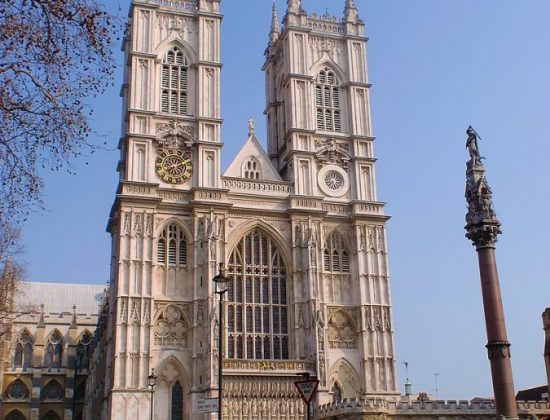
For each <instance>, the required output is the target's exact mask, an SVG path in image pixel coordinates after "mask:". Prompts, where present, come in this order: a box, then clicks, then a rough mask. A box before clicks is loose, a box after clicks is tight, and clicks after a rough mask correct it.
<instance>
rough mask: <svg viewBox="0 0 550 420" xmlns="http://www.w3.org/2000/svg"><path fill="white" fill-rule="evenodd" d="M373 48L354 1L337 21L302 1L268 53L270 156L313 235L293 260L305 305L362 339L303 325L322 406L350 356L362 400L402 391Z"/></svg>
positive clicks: (276, 31) (291, 6)
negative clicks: (379, 174)
mask: <svg viewBox="0 0 550 420" xmlns="http://www.w3.org/2000/svg"><path fill="white" fill-rule="evenodd" d="M342 3H344V2H342ZM366 47H367V38H366V36H365V25H364V23H363V22H362V21H361V20H360V19H359V17H358V13H357V9H356V7H355V5H354V2H353V1H351V0H347V1H346V2H345V9H344V16H343V18H336V17H333V16H329V15H326V14H323V15H318V14H316V13H313V14H309V15H308V14H307V13H306V12H305V11H304V9H303V7H302V5H301V2H300V1H292V0H289V1H288V2H287V12H286V15H285V16H284V19H283V26H282V29H280V28H279V25H278V20H277V19H276V16H274V18H273V23H272V28H271V34H270V37H269V44H268V47H267V49H266V53H265V55H266V62H265V65H264V71H265V76H266V92H267V107H266V111H265V113H266V115H267V126H268V153H269V158H270V159H271V161H272V163H273V165H274V166H275V167H276V168H277V170H278V171H279V173H280V174H281V177H282V178H283V179H284V180H285V181H287V182H290V183H291V184H292V186H293V189H294V197H292V199H291V201H290V203H289V204H290V206H291V208H292V209H293V212H292V214H291V221H292V223H293V225H294V227H295V229H298V227H299V226H300V225H301V224H303V225H307V228H306V232H307V233H308V235H309V236H307V237H306V238H305V239H306V241H302V238H301V237H299V236H298V238H296V237H295V238H294V240H295V241H294V244H295V247H294V259H295V261H297V267H298V268H300V267H303V270H300V271H298V272H297V273H296V274H295V275H296V278H299V279H300V281H301V282H304V284H305V285H307V287H306V289H305V290H306V292H307V293H306V294H304V295H303V298H304V301H305V300H306V297H307V302H304V303H307V305H308V306H310V307H311V308H315V310H316V311H320V313H321V314H323V315H324V316H325V318H323V319H321V320H320V321H319V322H320V323H321V324H324V325H325V328H326V324H327V323H328V324H329V325H340V324H341V323H344V322H349V323H350V327H351V329H353V330H355V331H357V332H359V334H358V335H357V337H356V340H357V342H356V343H355V342H354V343H353V345H352V344H350V346H349V348H356V349H357V351H349V349H347V350H344V349H346V345H345V344H342V343H338V342H336V341H331V340H332V339H331V335H330V332H329V336H328V337H327V339H328V342H327V343H328V345H327V346H324V345H323V340H321V339H320V338H319V337H321V336H320V335H319V337H318V338H319V339H317V340H316V339H315V337H314V334H315V331H313V330H308V329H307V327H305V326H304V327H300V328H303V329H304V331H300V334H304V335H306V336H309V337H310V339H309V340H308V341H307V342H308V343H315V346H317V347H316V348H315V347H308V348H306V349H304V351H305V353H304V356H306V357H308V358H312V357H315V355H316V356H317V365H318V366H317V369H318V372H317V373H318V375H319V377H320V379H321V386H320V393H321V400H322V401H325V400H327V399H331V398H334V394H335V393H336V394H337V393H338V381H336V382H334V380H332V379H331V372H332V373H333V372H334V371H335V369H336V367H335V363H336V362H337V361H338V360H339V358H340V357H342V356H343V355H346V356H345V357H344V360H345V361H346V363H351V365H353V370H354V371H356V372H359V376H360V378H358V386H359V387H360V388H361V389H362V390H364V391H363V392H365V393H366V394H371V393H375V394H386V395H389V394H393V393H395V391H396V385H395V373H394V360H393V353H394V350H393V338H392V327H391V306H390V305H391V304H390V292H389V290H390V289H389V279H388V269H387V260H386V250H387V249H386V242H385V222H386V220H387V218H386V217H385V216H384V213H383V207H384V206H383V204H382V203H379V202H378V201H377V197H376V188H375V185H376V179H375V157H374V151H373V143H374V137H373V134H372V128H371V119H370V100H369V89H370V84H369V81H368V77H367V68H366ZM306 220H307V223H306V222H305V221H306ZM297 232H298V230H297ZM300 232H301V230H300ZM312 232H313V233H315V234H316V235H317V236H315V235H313V236H312ZM340 247H345V248H346V249H347V250H348V251H349V267H347V266H346V269H348V270H349V271H348V274H343V273H342V272H341V271H340V270H332V268H331V267H330V264H331V261H332V260H331V255H332V254H331V252H332V250H333V249H335V248H340ZM307 250H309V255H308V253H307V252H305V251H307ZM346 319H347V320H348V321H344V320H346ZM320 328H321V329H322V327H320ZM318 333H319V334H321V332H318ZM344 341H345V340H344ZM325 366H326V369H325ZM349 367H350V368H351V366H349ZM342 369H344V367H342ZM359 384H360V385H359ZM348 388H349V387H348ZM344 395H345V392H344ZM345 396H347V395H345Z"/></svg>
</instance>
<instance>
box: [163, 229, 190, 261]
mask: <svg viewBox="0 0 550 420" xmlns="http://www.w3.org/2000/svg"><path fill="white" fill-rule="evenodd" d="M157 262H158V263H159V264H167V265H179V266H182V265H187V242H186V241H185V235H184V234H183V230H182V229H181V228H180V227H179V226H178V225H176V224H170V225H167V226H166V227H165V228H164V229H163V230H162V232H161V234H160V237H159V240H158V244H157Z"/></svg>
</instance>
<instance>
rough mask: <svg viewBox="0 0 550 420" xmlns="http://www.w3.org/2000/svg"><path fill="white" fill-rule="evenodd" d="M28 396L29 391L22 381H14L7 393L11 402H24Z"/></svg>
mask: <svg viewBox="0 0 550 420" xmlns="http://www.w3.org/2000/svg"><path fill="white" fill-rule="evenodd" d="M28 395H29V390H28V389H27V386H26V385H25V384H24V383H23V381H22V380H21V379H16V380H15V381H13V382H12V383H11V384H10V385H9V386H8V389H7V391H6V396H7V397H8V399H10V400H24V399H25V398H27V396H28Z"/></svg>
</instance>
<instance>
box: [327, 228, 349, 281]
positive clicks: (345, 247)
mask: <svg viewBox="0 0 550 420" xmlns="http://www.w3.org/2000/svg"><path fill="white" fill-rule="evenodd" d="M350 251H351V246H350V243H349V239H348V238H347V237H346V235H343V234H342V233H341V232H340V231H339V230H338V229H334V230H332V231H330V232H329V233H328V234H327V235H326V236H325V238H324V241H323V269H324V271H325V272H332V273H350V272H351V263H350V257H351V252H350Z"/></svg>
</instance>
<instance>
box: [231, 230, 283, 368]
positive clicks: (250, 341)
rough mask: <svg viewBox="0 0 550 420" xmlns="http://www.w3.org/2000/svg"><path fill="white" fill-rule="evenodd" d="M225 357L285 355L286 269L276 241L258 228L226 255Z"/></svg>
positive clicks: (263, 357)
mask: <svg viewBox="0 0 550 420" xmlns="http://www.w3.org/2000/svg"><path fill="white" fill-rule="evenodd" d="M228 268H229V269H228V277H229V279H230V281H229V283H228V305H227V327H228V336H227V340H228V345H227V357H228V358H230V359H288V357H289V350H288V307H287V296H286V290H287V289H286V270H285V266H284V263H283V260H282V257H281V254H280V252H279V250H278V249H277V246H276V244H275V243H274V242H273V241H272V240H271V238H270V237H269V236H267V235H266V234H264V233H263V232H262V231H260V230H255V231H253V232H251V233H249V234H247V235H246V236H245V237H244V238H243V239H242V240H241V242H240V243H239V244H238V245H237V246H236V247H235V248H234V249H233V251H232V253H231V256H230V258H229V267H228Z"/></svg>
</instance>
